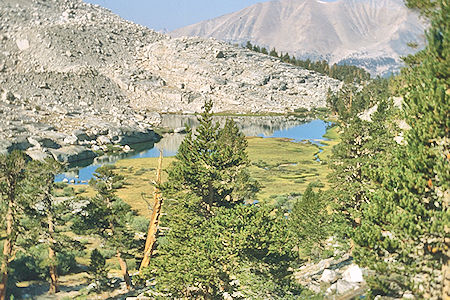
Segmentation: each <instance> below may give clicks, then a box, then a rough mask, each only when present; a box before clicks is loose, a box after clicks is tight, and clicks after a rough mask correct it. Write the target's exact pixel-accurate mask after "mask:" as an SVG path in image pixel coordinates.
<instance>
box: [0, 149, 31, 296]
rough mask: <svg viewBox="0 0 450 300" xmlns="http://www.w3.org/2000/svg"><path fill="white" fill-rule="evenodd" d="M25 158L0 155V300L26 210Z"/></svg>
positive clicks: (17, 153)
mask: <svg viewBox="0 0 450 300" xmlns="http://www.w3.org/2000/svg"><path fill="white" fill-rule="evenodd" d="M25 168H26V160H25V156H24V155H23V154H22V153H20V152H17V151H13V152H12V153H11V154H9V155H0V201H1V202H0V212H1V215H2V216H4V218H1V220H0V222H1V225H2V231H3V232H4V233H5V236H4V239H3V253H2V263H1V282H0V300H4V299H5V298H6V288H7V283H8V266H9V263H10V262H11V260H12V259H13V257H14V253H15V252H14V251H15V246H16V241H17V238H18V236H19V233H20V228H21V227H20V218H21V216H22V215H23V214H24V211H25V210H26V209H27V208H28V205H29V204H28V203H27V202H26V199H25V198H24V197H23V196H24V190H23V182H24V179H25Z"/></svg>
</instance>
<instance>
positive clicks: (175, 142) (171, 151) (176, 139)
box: [55, 115, 331, 184]
mask: <svg viewBox="0 0 450 300" xmlns="http://www.w3.org/2000/svg"><path fill="white" fill-rule="evenodd" d="M162 117H163V118H162V122H161V127H164V128H181V127H184V126H185V125H188V126H189V127H191V128H193V129H194V130H195V128H196V126H198V121H197V119H196V117H195V116H192V115H189V116H187V115H163V116H162ZM232 118H233V119H234V120H235V121H236V123H237V124H238V126H239V128H240V129H241V131H242V132H243V133H244V134H245V135H246V136H260V137H264V138H272V137H277V138H288V139H292V140H293V141H295V142H302V141H309V142H311V143H313V144H315V145H317V146H318V148H319V152H320V151H321V149H320V148H321V146H322V144H321V142H322V141H324V140H326V139H325V138H324V137H323V135H324V134H325V133H326V130H327V128H328V127H329V126H331V123H329V122H326V121H322V120H305V119H300V118H296V117H292V116H245V117H244V116H243V117H235V116H233V117H232ZM225 119H226V117H219V116H217V117H214V120H215V121H217V122H219V123H221V124H224V122H225ZM184 136H185V134H178V133H177V134H166V135H164V136H163V137H162V139H161V140H160V141H159V142H157V143H143V144H138V145H132V146H131V147H132V151H130V152H129V153H122V154H118V155H107V156H101V157H97V158H95V159H94V160H89V161H80V162H77V163H75V164H73V165H70V166H69V168H68V170H67V171H66V172H64V173H62V174H59V175H57V176H56V177H55V181H56V182H61V181H67V182H70V183H73V184H87V182H88V181H89V179H91V178H92V175H93V174H94V172H95V170H96V169H97V168H99V167H100V166H102V165H105V164H114V163H115V162H116V161H118V160H120V159H135V158H144V157H158V156H159V152H160V150H162V151H163V155H164V157H168V156H174V155H175V154H176V152H177V150H178V147H179V146H180V144H181V142H182V141H183V139H184ZM316 157H317V156H316ZM317 159H318V158H317Z"/></svg>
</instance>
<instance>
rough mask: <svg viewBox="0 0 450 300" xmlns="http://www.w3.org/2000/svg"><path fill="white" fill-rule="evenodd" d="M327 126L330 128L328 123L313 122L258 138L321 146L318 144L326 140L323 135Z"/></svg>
mask: <svg viewBox="0 0 450 300" xmlns="http://www.w3.org/2000/svg"><path fill="white" fill-rule="evenodd" d="M329 126H331V123H330V122H325V121H322V120H314V121H311V122H308V123H304V124H300V125H297V126H294V127H291V128H286V129H281V130H277V131H275V132H274V133H273V134H272V135H269V136H266V135H264V134H261V135H259V136H262V137H277V138H288V139H292V140H294V141H296V142H300V141H304V140H307V141H310V142H311V143H313V144H316V145H318V146H322V144H321V143H320V142H321V141H324V140H326V139H325V138H324V137H323V135H324V134H325V133H326V132H327V128H328V127H329Z"/></svg>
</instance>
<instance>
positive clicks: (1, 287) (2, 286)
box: [0, 201, 13, 300]
mask: <svg viewBox="0 0 450 300" xmlns="http://www.w3.org/2000/svg"><path fill="white" fill-rule="evenodd" d="M12 226H13V217H12V201H9V204H8V212H7V213H6V239H5V243H4V244H3V261H2V267H1V273H2V274H1V276H2V280H1V282H0V300H5V298H6V284H7V283H8V265H9V259H10V257H11V253H12V233H13V232H12Z"/></svg>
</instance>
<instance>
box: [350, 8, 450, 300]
mask: <svg viewBox="0 0 450 300" xmlns="http://www.w3.org/2000/svg"><path fill="white" fill-rule="evenodd" d="M410 2H411V3H412V2H414V1H410ZM415 2H417V1H415ZM419 2H421V3H422V1H419ZM433 2H436V4H437V7H439V9H437V10H436V11H434V13H433V17H432V26H431V28H430V29H429V31H428V33H427V40H428V45H427V47H426V48H425V50H423V51H422V52H420V53H419V54H417V55H416V56H415V57H414V58H409V59H408V62H409V63H410V65H409V67H408V68H406V69H404V70H403V72H402V77H403V83H404V87H403V90H402V91H401V92H402V95H403V99H404V106H405V108H404V119H405V121H406V122H407V123H408V124H409V126H410V127H411V129H409V130H407V131H406V132H405V145H402V146H399V147H397V148H396V149H395V151H394V155H393V159H392V160H391V161H389V163H388V164H387V166H386V167H385V169H384V176H382V177H381V184H380V187H379V189H378V190H376V191H375V192H374V193H373V194H372V195H371V197H370V202H369V203H368V204H367V205H366V206H365V207H364V210H363V216H362V225H361V227H360V228H359V229H358V231H357V232H356V234H355V236H354V239H355V242H356V244H357V247H356V249H355V257H356V259H357V260H358V261H359V262H360V263H361V264H363V265H366V266H369V267H370V268H371V269H373V270H375V271H376V272H377V276H375V277H374V278H372V279H371V281H370V283H371V287H372V292H373V293H374V294H391V295H394V296H401V295H402V292H403V291H405V290H409V291H411V292H412V293H413V294H415V295H416V296H418V297H424V298H427V299H447V298H448V297H449V296H450V295H449V290H448V289H449V280H448V278H449V277H450V276H449V273H448V272H449V266H448V264H449V247H450V230H449V227H448V226H449V225H448V224H450V214H449V210H448V206H449V202H450V197H449V183H450V166H449V163H450V154H449V125H450V124H449V120H450V118H449V117H450V116H449V112H450V107H449V106H450V101H449V96H450V93H449V91H450V87H449V83H450V79H449V72H450V58H449V52H450V39H449V36H450V30H449V27H450V6H449V5H448V3H447V2H446V1H433ZM424 4H426V1H425V2H424Z"/></svg>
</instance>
